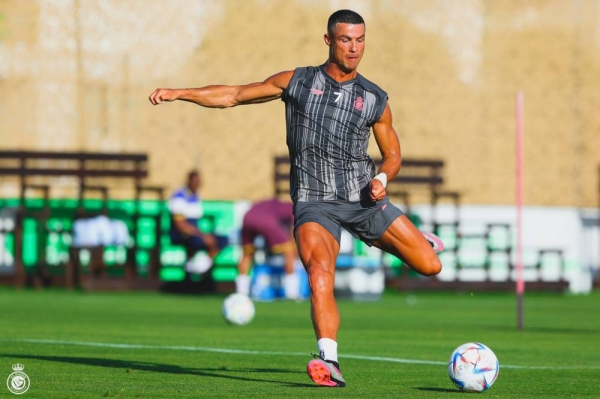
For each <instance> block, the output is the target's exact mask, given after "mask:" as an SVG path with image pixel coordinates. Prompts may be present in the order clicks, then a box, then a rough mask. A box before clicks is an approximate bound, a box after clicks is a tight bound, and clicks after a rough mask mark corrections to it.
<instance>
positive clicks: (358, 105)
mask: <svg viewBox="0 0 600 399" xmlns="http://www.w3.org/2000/svg"><path fill="white" fill-rule="evenodd" d="M364 107H365V103H364V101H363V98H362V97H358V98H357V99H356V100H354V108H356V109H357V110H359V111H362V109H363V108H364Z"/></svg>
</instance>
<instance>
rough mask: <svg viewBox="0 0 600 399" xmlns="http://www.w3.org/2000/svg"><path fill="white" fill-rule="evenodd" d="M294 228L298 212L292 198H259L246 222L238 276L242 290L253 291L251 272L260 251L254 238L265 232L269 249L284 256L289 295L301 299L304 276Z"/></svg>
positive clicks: (245, 219) (288, 296) (284, 281)
mask: <svg viewBox="0 0 600 399" xmlns="http://www.w3.org/2000/svg"><path fill="white" fill-rule="evenodd" d="M293 228H294V216H293V214H292V203H291V202H283V201H281V200H279V199H277V198H273V199H267V200H263V201H259V202H256V203H254V204H253V205H252V206H251V207H250V209H249V210H248V212H247V213H246V215H245V216H244V220H243V222H242V232H241V235H242V247H243V254H242V258H241V259H240V261H239V263H238V276H237V277H236V280H235V286H236V290H237V292H238V293H241V294H245V295H250V284H251V279H250V276H249V273H250V269H251V267H252V263H253V261H254V253H255V251H256V248H255V244H254V242H255V239H256V238H257V237H258V236H262V237H263V238H264V240H265V246H266V248H265V250H266V252H268V253H269V254H271V255H282V256H283V267H284V274H283V277H282V285H283V289H284V291H285V297H286V298H288V299H299V297H300V279H299V277H298V275H297V274H296V273H295V270H294V263H295V260H296V259H297V257H298V255H297V251H296V245H295V244H294V237H293Z"/></svg>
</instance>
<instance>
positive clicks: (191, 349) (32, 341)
mask: <svg viewBox="0 0 600 399" xmlns="http://www.w3.org/2000/svg"><path fill="white" fill-rule="evenodd" d="M0 342H14V343H30V344H40V345H71V346H92V347H99V348H117V349H152V350H171V351H189V352H214V353H231V354H235V355H267V356H307V355H308V353H305V352H280V351H255V350H246V349H226V348H208V347H203V346H174V345H144V344H117V343H109V342H88V341H61V340H53V339H27V338H14V339H11V338H0ZM339 357H340V358H344V359H356V360H367V361H373V362H388V363H405V364H430V365H436V366H446V365H447V364H448V362H442V361H436V360H418V359H402V358H396V357H381V356H365V355H348V354H341V355H339ZM500 368H501V369H529V370H583V369H586V370H590V369H594V370H595V369H600V366H584V365H582V366H518V365H511V364H502V363H501V364H500Z"/></svg>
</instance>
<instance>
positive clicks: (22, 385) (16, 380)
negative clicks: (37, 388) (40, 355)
mask: <svg viewBox="0 0 600 399" xmlns="http://www.w3.org/2000/svg"><path fill="white" fill-rule="evenodd" d="M24 368H25V366H23V365H22V364H19V363H17V364H13V366H12V369H13V370H14V373H12V374H11V375H9V376H8V379H7V380H6V386H7V387H8V390H9V391H11V392H12V393H14V394H15V395H21V394H24V393H25V392H27V390H28V389H29V377H28V376H27V374H25V373H24V372H23V369H24Z"/></svg>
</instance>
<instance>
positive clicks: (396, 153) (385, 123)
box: [371, 104, 402, 201]
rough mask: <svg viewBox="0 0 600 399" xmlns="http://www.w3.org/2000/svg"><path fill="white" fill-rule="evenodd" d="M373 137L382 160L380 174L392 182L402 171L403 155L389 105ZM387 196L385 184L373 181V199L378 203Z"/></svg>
mask: <svg viewBox="0 0 600 399" xmlns="http://www.w3.org/2000/svg"><path fill="white" fill-rule="evenodd" d="M373 137H375V142H376V143H377V146H378V147H379V153H380V154H381V159H382V162H381V166H380V168H379V171H378V174H379V173H384V174H385V176H386V180H387V181H390V180H392V179H393V178H394V177H396V175H397V174H398V172H399V171H400V166H401V165H402V154H401V149H400V140H399V139H398V134H397V133H396V131H395V130H394V127H393V126H392V111H391V109H390V105H389V104H386V106H385V109H384V111H383V114H382V115H381V118H379V120H378V121H377V122H376V123H375V124H374V125H373ZM385 196H386V191H385V187H384V185H383V183H382V182H381V181H380V180H379V179H373V180H371V199H372V200H373V201H378V200H381V199H383V198H384V197H385Z"/></svg>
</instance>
